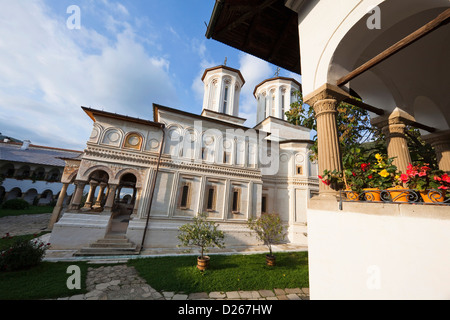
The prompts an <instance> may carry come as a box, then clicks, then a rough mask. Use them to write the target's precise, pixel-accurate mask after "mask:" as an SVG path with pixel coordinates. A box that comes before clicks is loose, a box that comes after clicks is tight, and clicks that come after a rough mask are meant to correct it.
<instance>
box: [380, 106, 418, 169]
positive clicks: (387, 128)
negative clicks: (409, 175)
mask: <svg viewBox="0 0 450 320" xmlns="http://www.w3.org/2000/svg"><path fill="white" fill-rule="evenodd" d="M411 121H415V119H414V118H413V117H412V116H410V115H409V114H408V113H406V112H404V111H403V110H401V109H399V108H396V109H395V110H394V111H393V112H392V113H391V114H390V115H388V116H382V117H378V118H374V119H372V125H375V126H377V127H379V128H380V129H381V130H382V132H383V134H384V135H385V136H386V142H387V150H388V157H389V158H394V161H393V162H392V163H393V164H394V165H395V166H396V167H397V169H398V171H401V172H403V173H406V169H407V167H408V165H409V164H410V163H411V155H410V154H409V149H408V140H407V137H406V134H405V128H406V125H407V123H408V122H411Z"/></svg>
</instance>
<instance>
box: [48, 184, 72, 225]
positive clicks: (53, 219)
mask: <svg viewBox="0 0 450 320" xmlns="http://www.w3.org/2000/svg"><path fill="white" fill-rule="evenodd" d="M68 187H69V184H68V183H63V186H62V189H61V192H60V193H59V198H58V202H57V203H56V206H55V208H54V209H53V213H52V217H51V218H50V222H49V224H48V228H49V229H50V230H51V229H53V225H54V224H55V223H56V222H58V220H59V216H60V214H61V210H62V207H63V202H64V198H65V197H66V195H67V188H68Z"/></svg>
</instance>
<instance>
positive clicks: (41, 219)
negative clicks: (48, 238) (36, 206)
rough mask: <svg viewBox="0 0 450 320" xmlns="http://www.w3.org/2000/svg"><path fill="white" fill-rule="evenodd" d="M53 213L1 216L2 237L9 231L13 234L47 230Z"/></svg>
mask: <svg viewBox="0 0 450 320" xmlns="http://www.w3.org/2000/svg"><path fill="white" fill-rule="evenodd" d="M51 216H52V214H51V213H45V214H30V215H20V216H8V217H3V218H0V238H1V237H3V236H5V235H6V234H7V233H9V234H10V235H11V236H20V235H24V234H35V233H40V232H42V231H43V230H46V229H47V227H48V223H49V221H50V218H51Z"/></svg>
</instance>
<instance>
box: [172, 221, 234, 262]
mask: <svg viewBox="0 0 450 320" xmlns="http://www.w3.org/2000/svg"><path fill="white" fill-rule="evenodd" d="M179 231H180V233H179V234H178V240H179V241H180V242H181V243H182V244H183V245H184V246H188V247H192V246H195V247H199V248H200V249H201V258H202V259H203V254H204V251H206V249H207V248H210V247H214V246H216V247H218V248H223V247H224V238H225V235H224V233H223V231H220V230H218V226H217V225H216V224H215V223H214V222H213V221H208V220H207V215H206V214H205V213H202V214H199V215H198V216H197V217H195V218H194V219H193V222H192V223H188V224H185V225H182V226H181V227H180V228H179Z"/></svg>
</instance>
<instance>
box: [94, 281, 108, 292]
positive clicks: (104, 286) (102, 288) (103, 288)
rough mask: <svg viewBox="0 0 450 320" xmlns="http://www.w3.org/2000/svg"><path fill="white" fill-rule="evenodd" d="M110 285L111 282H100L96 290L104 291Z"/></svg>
mask: <svg viewBox="0 0 450 320" xmlns="http://www.w3.org/2000/svg"><path fill="white" fill-rule="evenodd" d="M108 287H109V282H108V283H100V284H98V285H96V286H95V290H99V291H103V290H105V289H107V288H108Z"/></svg>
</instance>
